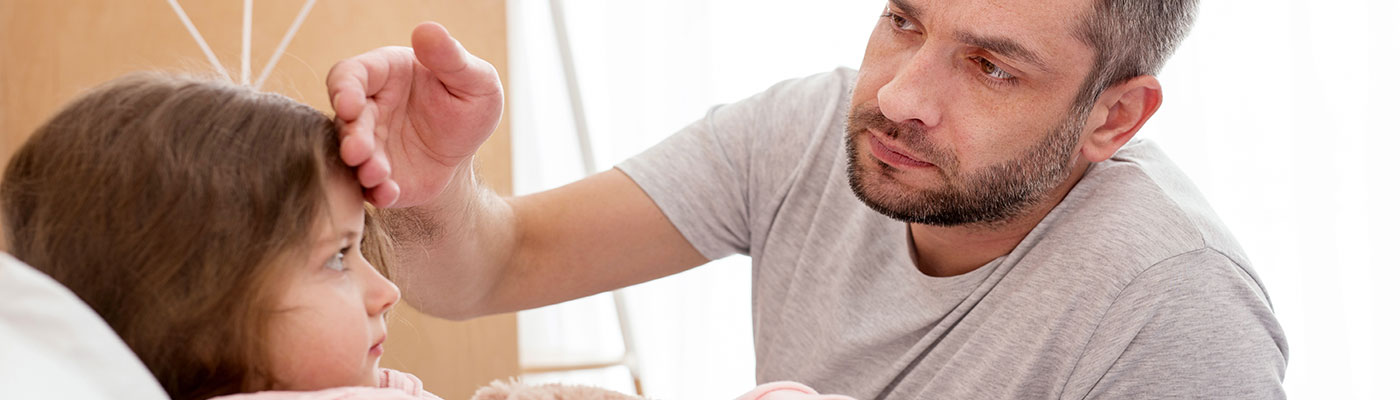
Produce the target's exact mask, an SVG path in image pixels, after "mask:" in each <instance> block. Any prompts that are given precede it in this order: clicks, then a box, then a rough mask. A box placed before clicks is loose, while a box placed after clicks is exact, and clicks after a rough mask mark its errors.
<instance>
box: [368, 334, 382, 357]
mask: <svg viewBox="0 0 1400 400" xmlns="http://www.w3.org/2000/svg"><path fill="white" fill-rule="evenodd" d="M369 355H370V356H374V357H378V356H381V355H384V338H380V339H379V341H378V342H375V343H374V346H370V348H369Z"/></svg>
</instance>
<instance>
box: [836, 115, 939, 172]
mask: <svg viewBox="0 0 1400 400" xmlns="http://www.w3.org/2000/svg"><path fill="white" fill-rule="evenodd" d="M847 125H848V128H847V129H848V130H849V132H850V133H851V134H855V133H859V132H865V131H866V130H875V131H879V132H882V133H884V134H885V135H886V136H888V137H889V139H891V140H893V141H894V142H896V143H898V144H899V145H900V146H903V147H904V148H906V149H909V151H910V152H912V153H914V154H910V155H912V156H915V157H918V158H919V159H921V160H924V161H927V162H929V163H931V164H933V165H936V166H938V167H939V168H941V169H943V170H944V171H945V172H946V173H952V172H954V171H957V166H958V159H957V157H956V156H954V155H953V152H951V151H948V150H947V149H945V148H943V147H940V146H937V145H934V144H932V143H929V142H928V138H929V137H930V134H929V133H928V132H926V129H924V127H922V126H919V124H918V123H917V122H913V121H908V122H902V123H901V122H894V121H891V120H890V119H889V118H886V117H885V114H884V113H882V112H880V109H879V108H878V107H857V108H853V109H852V112H851V116H850V118H849V119H848V121H847Z"/></svg>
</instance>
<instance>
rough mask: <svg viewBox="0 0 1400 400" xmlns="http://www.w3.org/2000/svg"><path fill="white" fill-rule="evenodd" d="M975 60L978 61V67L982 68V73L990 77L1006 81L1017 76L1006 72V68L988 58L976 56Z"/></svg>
mask: <svg viewBox="0 0 1400 400" xmlns="http://www.w3.org/2000/svg"><path fill="white" fill-rule="evenodd" d="M973 61H974V62H976V63H977V67H978V68H979V69H981V70H982V74H984V75H987V76H988V77H991V78H993V79H998V80H1004V81H1008V80H1011V79H1013V78H1015V76H1012V75H1011V74H1010V73H1008V72H1006V70H1004V69H1001V67H998V66H997V65H996V64H994V63H992V62H991V61H989V60H987V59H986V58H982V57H974V58H973Z"/></svg>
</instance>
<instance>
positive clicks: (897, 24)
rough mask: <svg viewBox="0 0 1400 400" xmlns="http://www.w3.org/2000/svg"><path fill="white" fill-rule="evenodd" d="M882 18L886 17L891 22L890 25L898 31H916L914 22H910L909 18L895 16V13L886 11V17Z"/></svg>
mask: <svg viewBox="0 0 1400 400" xmlns="http://www.w3.org/2000/svg"><path fill="white" fill-rule="evenodd" d="M882 17H885V18H886V19H889V20H890V24H891V25H893V26H894V28H895V29H898V30H901V31H912V30H914V22H913V21H910V20H909V19H907V18H904V17H901V16H900V15H899V14H895V13H893V12H889V11H885V15H882Z"/></svg>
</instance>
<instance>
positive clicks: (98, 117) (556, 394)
mask: <svg viewBox="0 0 1400 400" xmlns="http://www.w3.org/2000/svg"><path fill="white" fill-rule="evenodd" d="M338 144H339V141H338V140H337V135H336V126H335V123H334V122H333V121H331V120H330V118H328V117H326V116H325V115H324V114H321V113H320V112H319V111H317V110H315V109H313V108H311V107H309V106H306V105H303V104H300V103H297V102H295V101H292V100H291V99H288V98H286V97H282V96H279V95H275V94H269V93H259V92H256V91H253V90H251V89H249V88H246V87H240V86H234V85H232V84H227V83H220V82H215V81H207V80H200V79H195V78H189V77H180V76H171V75H163V74H157V73H141V74H135V75H130V76H127V77H123V78H120V79H117V80H115V81H113V82H110V83H107V84H105V85H103V86H101V87H99V88H97V89H94V90H93V91H91V92H89V93H87V94H86V95H84V96H82V97H80V98H79V99H77V100H75V101H74V102H73V103H71V104H69V105H68V106H67V107H66V108H64V109H63V110H62V111H60V112H59V113H58V114H57V115H55V116H54V117H53V118H52V119H51V120H49V121H48V122H47V123H45V124H44V125H43V126H41V127H40V128H39V129H38V130H37V131H36V132H35V133H34V134H33V136H31V137H30V138H29V140H28V141H27V142H25V144H24V146H23V147H21V148H20V149H19V151H18V152H17V153H15V155H14V157H13V158H12V159H11V160H10V163H9V165H8V167H7V168H6V170H5V175H4V181H3V182H0V218H3V223H4V227H5V228H4V229H5V230H4V233H5V237H6V238H8V245H9V246H8V249H9V250H10V251H11V252H12V253H13V254H14V255H15V257H17V258H19V259H20V260H22V261H24V262H26V263H28V264H30V265H31V266H33V267H34V268H36V269H38V270H40V271H43V272H45V273H47V274H48V275H50V276H51V277H53V278H54V279H55V280H57V281H59V282H60V283H62V284H63V285H65V286H67V287H68V288H69V289H70V290H71V291H73V292H74V293H75V294H77V295H78V297H79V298H81V299H82V300H83V301H84V302H86V303H87V304H88V305H89V306H90V307H91V308H93V309H94V310H95V311H96V312H97V313H98V315H100V316H101V317H102V318H103V319H104V320H105V321H106V322H107V324H108V325H110V326H111V328H112V329H113V330H114V331H115V332H116V333H117V335H118V336H120V337H121V338H122V340H123V341H125V342H126V344H127V346H129V347H130V348H131V350H132V351H134V352H135V353H136V355H137V356H138V357H139V358H140V359H141V361H142V362H143V363H145V365H146V367H147V368H149V369H150V371H151V373H152V374H153V375H154V376H155V377H156V379H157V380H158V381H159V382H160V384H161V385H162V386H163V387H164V389H165V391H166V392H167V393H168V394H169V395H170V397H171V398H172V399H174V400H185V399H209V398H217V397H223V398H224V399H223V400H234V399H241V400H255V399H264V400H266V399H285V398H295V399H302V400H313V399H425V398H426V399H438V397H437V396H434V395H432V394H431V393H428V392H426V391H424V390H423V388H422V383H421V382H419V381H418V379H417V378H415V377H413V376H411V375H408V374H405V373H402V372H397V371H392V370H387V369H382V368H378V364H379V358H380V356H381V355H382V354H383V352H384V348H383V343H384V339H385V337H386V335H387V332H386V331H385V322H384V316H385V313H386V312H388V310H389V309H390V308H391V307H392V306H393V305H394V304H395V303H397V302H398V300H399V290H398V288H397V287H396V286H394V284H393V283H390V282H389V281H388V280H387V279H386V278H385V275H384V274H383V273H381V271H384V267H386V266H387V262H388V261H389V260H390V259H391V255H390V254H389V250H390V247H389V243H388V240H387V238H386V237H385V236H384V234H383V233H382V232H381V231H380V230H379V229H378V227H377V226H376V225H375V223H374V218H373V216H374V213H373V212H372V210H367V209H366V206H365V205H364V204H365V203H364V199H363V197H362V194H361V191H360V186H359V184H358V183H357V182H356V181H355V178H354V175H353V171H351V170H350V168H348V167H346V166H345V165H344V164H343V163H341V162H340V157H339V156H338V153H339V145H338ZM476 397H477V398H480V399H483V400H486V399H534V398H538V399H560V398H568V399H573V400H586V399H627V398H633V397H631V396H625V395H622V394H620V393H616V392H610V391H606V390H602V389H596V388H586V387H569V386H560V385H546V386H525V385H519V384H503V383H499V382H498V383H496V384H493V385H491V386H488V387H485V388H482V390H481V391H480V392H478V394H477V396H476ZM741 398H742V399H744V400H756V399H760V398H762V399H765V400H774V399H847V398H845V397H840V396H818V395H816V392H815V391H813V390H811V389H810V388H807V387H805V386H802V385H800V384H795V383H790V382H780V383H773V384H768V385H763V386H760V387H759V388H757V389H755V390H754V391H752V392H750V393H748V394H746V395H744V397H741Z"/></svg>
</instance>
